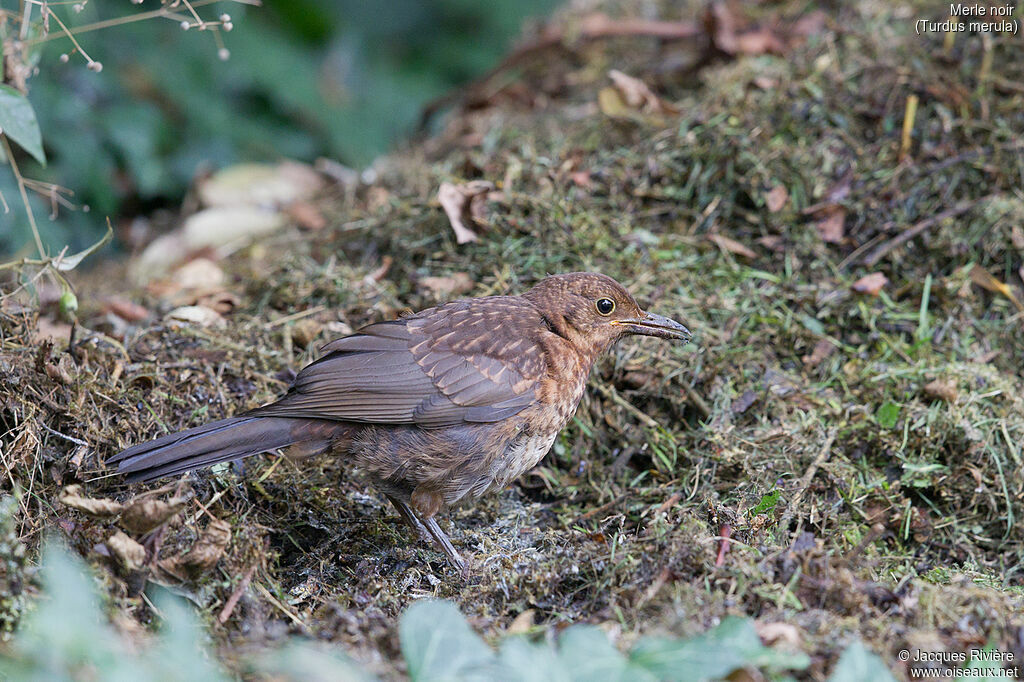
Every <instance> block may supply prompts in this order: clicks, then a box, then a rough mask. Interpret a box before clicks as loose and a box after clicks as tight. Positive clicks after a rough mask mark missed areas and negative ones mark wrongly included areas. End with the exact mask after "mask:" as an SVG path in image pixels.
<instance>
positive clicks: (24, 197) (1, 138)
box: [0, 133, 46, 258]
mask: <svg viewBox="0 0 1024 682" xmlns="http://www.w3.org/2000/svg"><path fill="white" fill-rule="evenodd" d="M0 145H3V149H4V153H5V154H7V163H9V164H11V172H12V173H14V179H15V180H16V181H17V182H18V193H20V194H21V201H22V202H23V203H24V204H25V213H26V215H28V224H29V226H30V227H31V228H32V237H33V238H34V239H35V240H36V248H37V249H39V255H40V257H42V258H46V248H45V247H43V239H42V237H40V236H39V226H38V225H36V216H35V214H34V213H32V205H31V204H30V203H28V192H27V191H26V190H25V178H23V177H22V176H21V171H20V170H18V163H17V161H15V160H14V154H13V153H12V152H11V145H9V144H8V143H7V136H6V135H4V134H3V133H0Z"/></svg>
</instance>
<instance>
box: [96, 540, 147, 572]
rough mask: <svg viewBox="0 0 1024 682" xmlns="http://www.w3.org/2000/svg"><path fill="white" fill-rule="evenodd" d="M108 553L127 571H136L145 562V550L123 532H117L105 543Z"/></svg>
mask: <svg viewBox="0 0 1024 682" xmlns="http://www.w3.org/2000/svg"><path fill="white" fill-rule="evenodd" d="M105 544H106V545H107V548H108V549H109V550H110V553H111V554H112V555H114V557H115V558H117V560H118V562H119V563H120V564H121V566H122V567H123V568H124V569H125V570H127V571H137V570H138V569H140V568H142V564H144V563H145V561H146V548H145V547H143V546H142V545H140V544H139V543H138V542H136V541H135V540H133V539H132V538H130V537H129V536H128V535H126V534H125V533H124V532H123V531H120V530H119V531H117V532H116V533H114V534H113V535H111V536H110V537H109V538H107V541H106V543H105Z"/></svg>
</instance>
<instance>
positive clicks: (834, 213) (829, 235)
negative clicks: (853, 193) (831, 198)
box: [814, 204, 846, 244]
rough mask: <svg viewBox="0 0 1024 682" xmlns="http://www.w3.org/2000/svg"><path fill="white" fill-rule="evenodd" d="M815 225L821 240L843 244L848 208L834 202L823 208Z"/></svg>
mask: <svg viewBox="0 0 1024 682" xmlns="http://www.w3.org/2000/svg"><path fill="white" fill-rule="evenodd" d="M814 227H815V229H816V230H818V234H819V235H820V236H821V240H822V241H824V242H828V243H829V244H841V243H842V242H843V238H844V237H845V236H846V209H845V208H843V207H842V206H839V205H838V204H833V205H831V206H828V207H827V208H825V209H823V210H822V211H821V212H820V216H819V218H818V220H817V222H815V223H814Z"/></svg>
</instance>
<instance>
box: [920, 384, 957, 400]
mask: <svg viewBox="0 0 1024 682" xmlns="http://www.w3.org/2000/svg"><path fill="white" fill-rule="evenodd" d="M924 394H925V395H926V396H928V397H929V398H935V399H938V400H945V401H946V402H947V403H955V402H956V397H957V390H956V385H955V384H954V383H953V382H952V381H943V380H942V379H935V380H933V381H929V382H928V383H927V384H925V385H924Z"/></svg>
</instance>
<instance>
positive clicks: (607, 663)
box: [558, 625, 657, 682]
mask: <svg viewBox="0 0 1024 682" xmlns="http://www.w3.org/2000/svg"><path fill="white" fill-rule="evenodd" d="M558 657H559V659H560V660H561V663H562V666H563V668H564V669H565V670H567V671H568V673H569V679H571V680H574V681H578V682H590V681H591V680H593V681H594V682H617V681H618V680H623V681H625V680H629V681H630V682H633V681H634V680H636V681H637V682H647V681H648V680H649V681H650V682H656V680H657V678H656V677H655V676H654V675H652V674H651V673H650V672H649V671H648V670H646V669H645V668H644V667H643V666H639V665H635V664H634V663H632V662H631V661H630V660H629V659H627V658H626V657H625V656H623V655H622V654H621V653H619V650H618V649H616V648H615V646H614V645H613V644H612V643H611V642H609V641H608V637H607V636H606V635H605V634H604V632H603V631H602V630H601V629H600V628H598V627H596V626H594V625H574V626H572V627H571V628H567V629H566V630H565V632H563V633H562V635H561V636H560V637H559V638H558Z"/></svg>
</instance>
